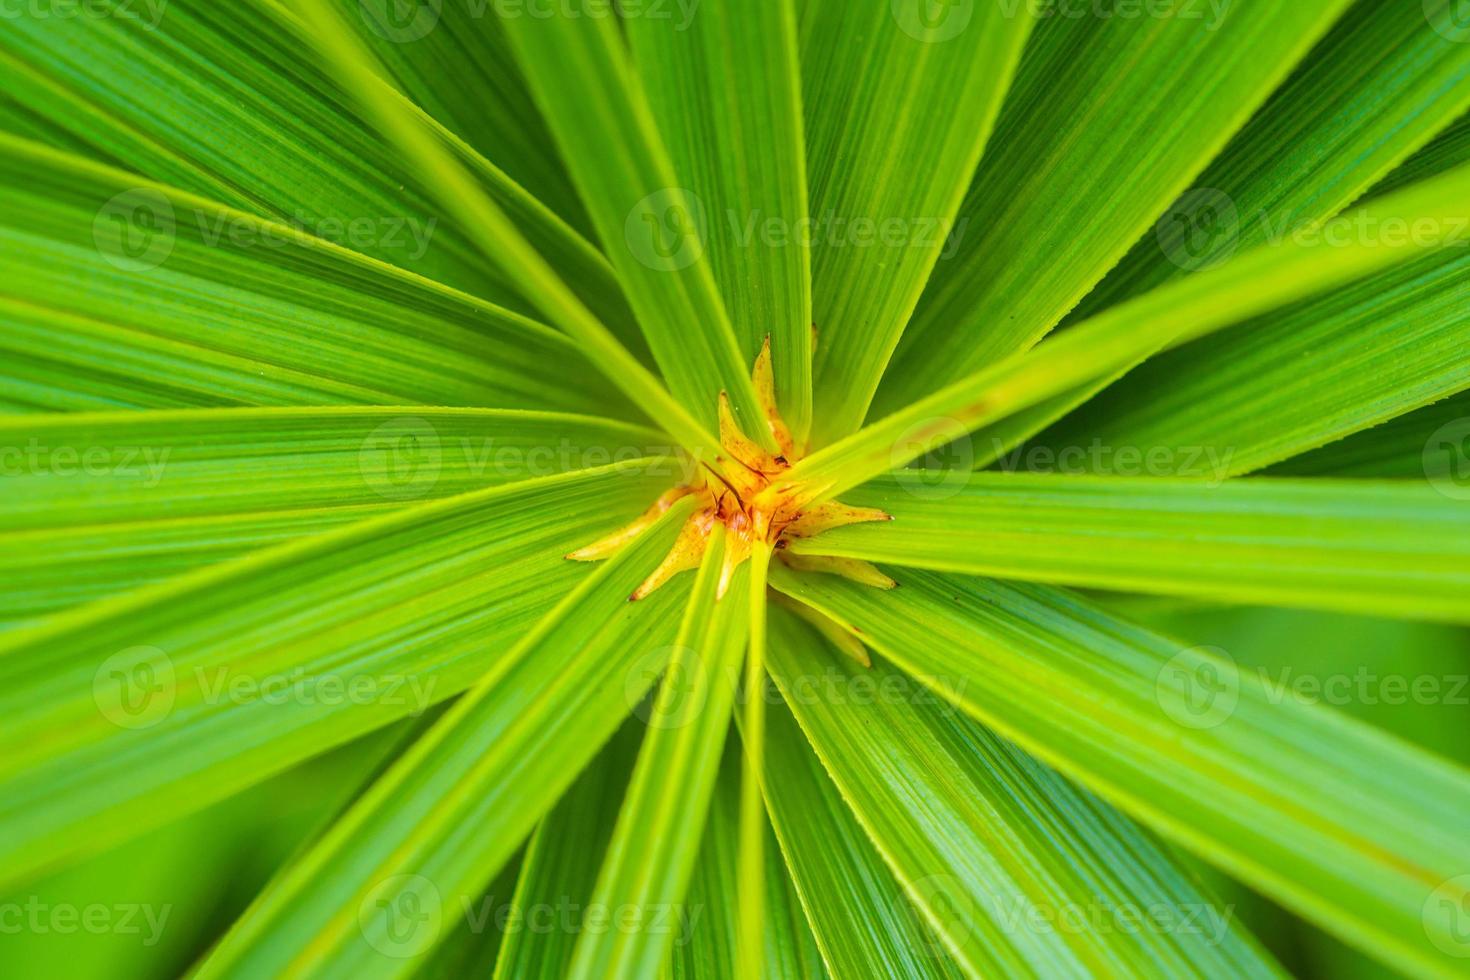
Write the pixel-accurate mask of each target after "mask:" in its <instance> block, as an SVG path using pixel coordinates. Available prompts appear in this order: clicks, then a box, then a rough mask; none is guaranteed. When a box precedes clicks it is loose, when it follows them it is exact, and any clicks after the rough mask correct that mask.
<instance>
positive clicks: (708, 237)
mask: <svg viewBox="0 0 1470 980" xmlns="http://www.w3.org/2000/svg"><path fill="white" fill-rule="evenodd" d="M655 9H657V8H652V7H651V8H649V9H648V11H647V12H646V16H629V17H626V18H625V19H624V21H623V24H624V26H625V28H626V30H627V33H628V40H629V42H630V43H631V45H632V49H633V56H634V60H635V62H636V66H637V71H638V75H639V77H641V78H642V79H643V82H644V87H645V89H646V90H647V93H648V102H649V106H650V108H651V109H652V112H653V118H654V120H655V122H656V123H657V125H658V130H659V132H660V134H661V135H662V136H663V139H664V142H665V144H666V145H667V147H668V151H669V155H670V157H671V158H672V161H673V164H674V172H675V173H676V174H678V177H679V182H680V184H681V185H682V186H683V187H684V188H685V189H686V190H688V191H689V202H690V203H691V204H692V205H695V206H697V207H698V209H699V211H700V212H701V214H702V218H703V222H704V227H703V232H702V235H701V237H700V241H701V243H702V244H703V246H704V247H705V248H707V249H708V251H709V260H710V268H711V270H712V271H713V273H714V277H715V281H716V282H717V283H718V284H719V288H720V296H721V298H722V300H723V301H724V305H725V309H726V310H727V311H728V312H729V315H730V321H731V325H732V327H733V328H734V331H735V337H736V338H737V340H738V341H739V345H740V354H741V357H742V363H744V364H750V363H752V362H753V361H754V360H755V356H756V354H758V353H759V352H760V349H761V344H762V343H763V342H764V340H765V338H766V337H767V336H769V337H770V338H771V354H772V361H773V364H774V367H775V379H776V396H777V402H778V404H779V405H780V406H781V409H782V417H783V418H784V420H785V422H786V424H787V426H788V427H789V428H790V430H791V432H792V434H793V436H794V437H795V438H796V441H797V443H798V444H802V443H804V442H805V440H806V434H807V430H808V428H809V427H810V422H811V401H812V377H811V367H812V365H811V361H812V329H811V323H812V316H811V314H812V299H811V270H810V268H809V262H810V243H808V242H806V241H804V240H803V239H802V238H801V236H800V235H799V234H798V232H799V230H800V229H801V228H802V227H804V225H805V222H806V218H807V194H806V156H805V147H804V144H803V137H802V100H801V78H800V69H799V67H798V65H797V52H796V21H795V16H794V14H793V13H792V9H791V0H754V2H750V3H743V4H740V5H738V6H737V5H735V4H730V3H711V4H704V5H702V6H690V7H688V8H684V9H687V10H688V14H687V17H685V16H679V15H676V14H675V13H674V7H673V5H672V4H671V5H670V7H669V8H668V11H667V12H668V14H669V15H668V16H655V15H654V11H655Z"/></svg>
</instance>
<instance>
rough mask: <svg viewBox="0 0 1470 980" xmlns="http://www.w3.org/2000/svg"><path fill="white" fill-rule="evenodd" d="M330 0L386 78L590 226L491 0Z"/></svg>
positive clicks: (537, 194) (514, 176)
mask: <svg viewBox="0 0 1470 980" xmlns="http://www.w3.org/2000/svg"><path fill="white" fill-rule="evenodd" d="M281 2H284V3H286V4H288V5H290V4H292V3H293V2H295V0H281ZM337 3H338V5H339V7H340V8H341V10H342V13H343V19H344V20H346V21H347V22H348V23H350V24H351V25H352V26H353V28H354V29H355V30H356V33H357V35H358V37H360V38H362V40H363V41H365V42H366V43H367V44H368V46H369V47H370V48H371V49H372V52H373V54H374V55H375V56H376V57H377V59H378V61H379V62H380V63H382V65H383V67H384V68H385V69H386V70H387V73H388V77H389V78H390V80H391V82H392V84H393V85H394V87H396V88H398V89H399V90H401V91H402V92H404V93H406V94H407V95H408V96H409V97H410V98H412V99H413V101H414V102H415V103H416V104H417V105H419V106H421V107H422V108H423V109H424V111H425V112H427V113H428V114H429V115H430V116H431V117H433V119H434V120H435V121H436V122H438V123H440V124H442V125H443V126H445V127H446V128H447V129H448V130H449V131H451V132H453V133H455V134H456V136H457V137H459V138H462V139H463V140H464V142H465V143H467V144H468V145H469V146H472V147H473V148H474V150H475V152H476V153H479V154H483V155H484V156H485V157H487V158H488V159H489V160H491V161H493V163H494V165H495V166H496V167H498V168H500V169H501V170H503V171H504V172H505V174H506V176H507V177H508V178H509V179H510V180H511V181H514V182H515V184H517V185H519V186H520V187H523V188H525V191H526V193H528V194H529V195H531V196H532V197H534V198H535V199H536V200H537V201H540V202H542V203H543V204H544V205H545V206H547V207H549V208H550V209H551V210H552V211H554V212H555V213H556V214H558V215H560V216H561V217H562V218H564V219H566V221H567V222H569V223H570V224H572V225H573V226H574V227H576V228H577V229H578V231H579V232H581V233H582V234H584V235H585V234H588V233H589V225H588V222H587V214H586V211H584V210H583V208H582V202H581V201H579V200H578V199H577V194H576V191H574V190H573V189H572V182H571V179H570V178H569V177H568V176H567V172H566V168H565V167H563V166H562V162H561V158H560V157H559V156H557V153H556V145H555V143H553V142H552V139H551V133H550V132H549V131H548V130H547V128H546V122H545V121H544V120H543V119H542V118H541V116H540V114H539V113H538V112H537V111H536V104H535V102H533V101H532V99H531V93H530V92H529V91H528V90H527V88H526V82H525V79H523V78H522V77H521V74H520V72H519V71H518V70H517V68H516V63H515V57H514V56H513V55H512V54H511V51H510V42H509V41H508V40H507V39H506V36H505V29H504V28H503V27H502V26H501V24H500V19H499V17H498V16H497V14H496V10H497V8H496V6H495V5H493V4H491V3H489V2H488V0H487V2H468V0H457V2H456V0H451V2H449V3H439V4H433V3H427V4H420V5H417V6H414V7H411V8H397V9H395V8H394V7H393V6H392V4H391V3H389V2H384V0H366V2H363V0H337ZM394 14H397V15H398V16H394Z"/></svg>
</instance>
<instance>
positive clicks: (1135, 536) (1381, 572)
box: [791, 460, 1470, 622]
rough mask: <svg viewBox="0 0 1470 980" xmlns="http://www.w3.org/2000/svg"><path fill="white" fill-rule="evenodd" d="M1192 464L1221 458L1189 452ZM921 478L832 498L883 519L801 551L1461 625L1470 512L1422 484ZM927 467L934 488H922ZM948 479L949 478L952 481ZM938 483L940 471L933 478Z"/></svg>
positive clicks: (1469, 599)
mask: <svg viewBox="0 0 1470 980" xmlns="http://www.w3.org/2000/svg"><path fill="white" fill-rule="evenodd" d="M1199 465H1200V466H1201V468H1207V467H1208V466H1211V465H1213V466H1215V467H1217V468H1223V462H1222V461H1220V460H1211V461H1208V462H1207V461H1205V460H1202V461H1201V462H1200V463H1199ZM1220 476H1221V474H1220V473H1218V472H1216V473H1215V477H1216V481H1215V482H1208V483H1207V482H1205V481H1203V480H1198V479H1196V480H1180V479H1173V480H1170V479H1157V478H1154V477H1134V478H1124V477H1106V478H1101V477H1086V476H1060V475H1056V474H1036V475H1033V474H1011V473H975V474H970V475H969V476H968V479H966V477H965V475H964V474H962V473H957V472H955V471H947V472H940V473H926V474H922V475H921V474H920V472H919V471H909V472H907V473H904V474H899V475H896V476H891V477H884V478H882V479H880V480H875V481H874V482H873V483H871V484H869V485H867V486H865V487H862V488H860V489H859V490H856V491H854V492H852V493H850V494H849V495H847V496H846V497H844V498H843V499H844V502H846V503H851V504H853V505H856V506H861V507H877V508H880V509H882V510H884V511H887V512H888V513H889V514H892V515H893V521H892V522H891V523H882V524H859V525H852V526H850V527H845V528H837V529H836V530H833V531H829V532H827V533H825V534H822V535H819V536H817V537H815V538H806V539H798V540H796V541H793V542H792V546H791V550H792V551H793V552H794V553H802V554H827V555H841V556H844V557H850V558H861V559H864V560H867V561H874V562H887V563H892V564H895V565H909V566H915V567H920V568H930V569H935V570H938V571H949V572H959V573H963V574H969V575H991V576H995V577H998V578H1007V579H1021V580H1025V581H1031V582H1057V583H1063V584H1068V585H1083V586H1092V587H1096V588H1105V589H1118V590H1123V591H1138V592H1157V593H1163V594H1166V595H1183V596H1196V597H1200V598H1206V599H1211V600H1220V601H1227V602H1229V601H1234V602H1247V603H1258V604H1262V605H1275V606H1308V607H1315V608H1321V609H1337V610H1341V611H1344V612H1358V613H1366V614H1373V613H1377V614H1380V615H1388V616H1403V617H1406V618H1422V619H1439V620H1447V621H1453V622H1470V508H1467V507H1465V505H1464V504H1463V503H1461V502H1459V501H1456V500H1452V499H1449V498H1448V497H1446V496H1445V495H1443V494H1441V493H1438V492H1436V491H1435V490H1434V489H1433V488H1432V487H1428V486H1406V485H1403V484H1396V483H1356V482H1347V481H1331V480H1311V481H1307V480H1272V479H1256V480H1240V481H1230V482H1227V483H1223V484H1221V483H1219V482H1218V479H1219V478H1220ZM926 478H928V479H931V480H937V481H938V482H936V483H925V482H924V480H925V479H926ZM956 480H958V482H955V481H956ZM945 481H948V482H945Z"/></svg>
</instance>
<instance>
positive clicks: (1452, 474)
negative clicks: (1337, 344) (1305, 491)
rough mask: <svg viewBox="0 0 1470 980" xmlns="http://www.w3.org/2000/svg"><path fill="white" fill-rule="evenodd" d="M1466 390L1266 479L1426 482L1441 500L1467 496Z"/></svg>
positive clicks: (1469, 425)
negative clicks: (1441, 497)
mask: <svg viewBox="0 0 1470 980" xmlns="http://www.w3.org/2000/svg"><path fill="white" fill-rule="evenodd" d="M1467 420H1470V390H1466V391H1462V392H1460V393H1459V394H1458V395H1455V396H1453V397H1450V398H1446V399H1445V400H1444V401H1441V402H1436V403H1435V404H1433V405H1428V406H1425V407H1424V408H1421V409H1419V410H1418V411H1417V412H1410V413H1409V414H1407V415H1400V416H1398V417H1397V418H1393V419H1390V420H1389V421H1387V422H1384V423H1381V424H1379V425H1376V426H1374V427H1373V428H1371V429H1365V430H1363V431H1362V432H1358V433H1355V434H1353V435H1350V436H1348V437H1347V438H1346V439H1341V440H1339V441H1337V442H1334V443H1330V444H1328V445H1326V446H1323V447H1322V448H1321V449H1317V450H1314V451H1312V452H1309V453H1305V454H1303V455H1301V456H1296V457H1293V458H1291V459H1287V460H1283V461H1282V462H1280V463H1278V464H1276V465H1275V466H1272V467H1270V468H1269V469H1267V470H1266V471H1265V472H1266V473H1267V474H1268V475H1272V476H1344V477H1354V478H1367V479H1394V480H1428V481H1429V483H1430V484H1431V485H1432V486H1434V487H1437V488H1440V489H1441V492H1443V493H1444V494H1445V495H1446V496H1448V497H1450V498H1452V499H1455V500H1463V499H1465V497H1466V495H1467V494H1470V490H1467V481H1470V464H1467V463H1466V462H1465V459H1466V457H1467V456H1470V445H1467V443H1466V440H1467V439H1470V421H1467Z"/></svg>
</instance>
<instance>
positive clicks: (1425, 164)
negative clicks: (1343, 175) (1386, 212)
mask: <svg viewBox="0 0 1470 980" xmlns="http://www.w3.org/2000/svg"><path fill="white" fill-rule="evenodd" d="M1466 163H1470V112H1467V113H1466V114H1465V115H1462V116H1461V117H1460V118H1459V119H1457V120H1455V123H1454V125H1452V126H1450V127H1448V128H1447V129H1445V131H1444V132H1442V133H1440V134H1439V135H1438V136H1436V137H1435V138H1434V139H1433V141H1431V142H1430V143H1429V144H1428V145H1427V146H1425V147H1424V148H1423V149H1421V150H1420V151H1419V152H1418V153H1415V154H1414V155H1413V156H1412V157H1410V158H1409V159H1407V160H1405V161H1404V162H1403V164H1402V165H1401V166H1399V167H1398V168H1396V169H1395V170H1394V171H1393V172H1392V173H1390V174H1389V175H1388V176H1387V177H1385V178H1383V179H1382V180H1380V181H1379V182H1378V183H1377V184H1374V185H1373V190H1372V193H1373V194H1374V195H1379V194H1391V193H1393V192H1394V191H1398V190H1402V189H1403V188H1405V187H1407V186H1409V185H1410V184H1415V183H1418V182H1419V181H1421V180H1425V179H1427V178H1429V177H1432V176H1434V175H1435V174H1442V173H1445V172H1446V171H1448V170H1453V169H1454V168H1456V167H1462V166H1464V165H1465V164H1466Z"/></svg>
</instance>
